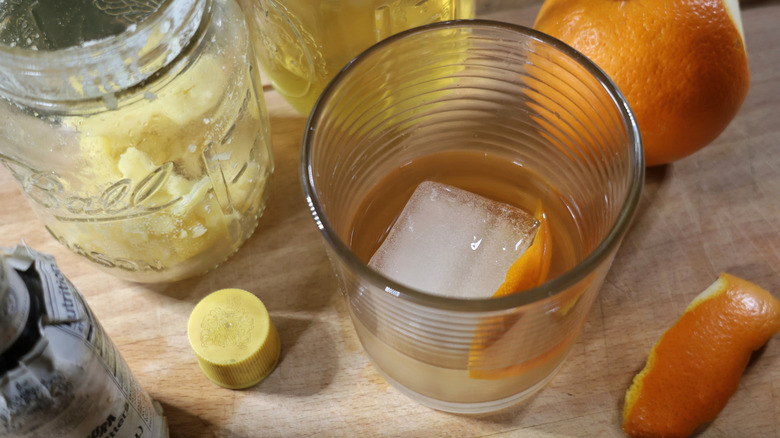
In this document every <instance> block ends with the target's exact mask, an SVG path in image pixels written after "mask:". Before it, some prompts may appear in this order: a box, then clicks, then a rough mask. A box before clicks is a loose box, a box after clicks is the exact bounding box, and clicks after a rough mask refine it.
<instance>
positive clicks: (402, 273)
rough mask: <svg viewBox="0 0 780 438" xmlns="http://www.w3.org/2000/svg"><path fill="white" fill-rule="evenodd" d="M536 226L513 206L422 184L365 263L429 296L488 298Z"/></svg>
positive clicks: (522, 250) (444, 187)
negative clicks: (427, 293) (430, 294)
mask: <svg viewBox="0 0 780 438" xmlns="http://www.w3.org/2000/svg"><path fill="white" fill-rule="evenodd" d="M538 227H539V221H537V220H536V219H534V217H533V216H531V215H530V214H528V213H526V212H525V211H523V210H521V209H519V208H516V207H513V206H510V205H507V204H503V203H500V202H496V201H493V200H490V199H487V198H484V197H482V196H479V195H476V194H473V193H471V192H467V191H465V190H461V189H458V188H456V187H452V186H448V185H445V184H441V183H437V182H431V181H425V182H423V183H421V184H420V185H419V186H418V187H417V189H416V190H415V191H414V194H413V195H412V197H411V198H410V199H409V202H407V204H406V206H405V207H404V210H403V212H401V215H400V216H399V217H398V220H397V221H396V222H395V224H394V225H393V227H392V229H391V230H390V233H389V234H388V236H387V238H386V239H385V241H384V242H383V243H382V245H381V246H380V247H379V249H378V250H377V251H376V253H374V255H373V257H371V260H370V261H369V263H368V264H369V266H371V267H373V268H374V269H376V270H377V271H379V272H382V273H383V274H385V275H387V276H388V277H390V278H392V279H394V280H396V281H397V282H399V283H401V284H404V285H407V286H411V287H413V288H415V289H418V290H422V291H425V292H429V293H432V294H437V295H446V296H451V297H460V298H484V297H490V296H492V295H493V293H494V292H495V291H496V289H498V287H499V286H500V285H501V283H503V281H504V278H505V277H506V272H507V270H508V269H509V267H510V266H511V265H512V263H514V261H515V260H517V258H518V257H520V256H521V255H522V254H523V253H524V252H525V251H526V249H528V247H529V246H530V244H531V242H532V240H533V236H534V235H535V234H536V230H537V228H538Z"/></svg>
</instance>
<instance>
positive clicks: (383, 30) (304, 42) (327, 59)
mask: <svg viewBox="0 0 780 438" xmlns="http://www.w3.org/2000/svg"><path fill="white" fill-rule="evenodd" d="M241 1H242V3H243V4H245V9H246V10H247V11H248V14H247V15H248V18H249V20H248V21H249V24H250V26H249V27H250V29H251V31H252V33H253V40H254V42H255V44H256V46H257V53H258V55H259V57H260V65H261V66H262V68H263V73H265V75H266V76H267V77H268V79H269V81H270V82H271V84H272V85H273V86H274V88H275V89H276V91H277V92H278V93H279V94H280V95H281V96H282V97H284V99H285V100H286V101H287V102H288V103H289V104H290V105H291V106H292V107H293V108H295V109H296V110H298V111H299V112H301V113H303V114H308V113H309V111H310V110H311V108H312V107H313V106H314V102H315V101H316V100H317V98H318V97H319V95H320V93H321V92H322V90H323V89H324V88H325V85H327V83H328V82H329V81H330V80H331V79H332V78H333V77H334V76H335V75H336V73H338V72H339V71H340V70H341V69H342V68H344V66H345V65H347V63H348V62H349V61H350V60H351V59H352V58H354V57H355V56H357V55H358V54H359V53H360V52H362V51H363V50H365V49H367V48H369V47H370V46H371V45H373V44H375V43H377V42H379V41H381V40H383V39H385V38H387V37H389V36H391V35H393V34H396V33H398V32H401V31H403V30H406V29H409V28H412V27H417V26H421V25H424V24H428V23H434V22H438V21H446V20H454V19H463V18H474V10H475V0H241Z"/></svg>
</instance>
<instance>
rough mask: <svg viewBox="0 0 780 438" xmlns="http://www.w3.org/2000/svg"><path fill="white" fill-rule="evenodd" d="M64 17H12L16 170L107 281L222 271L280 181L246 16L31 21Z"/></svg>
mask: <svg viewBox="0 0 780 438" xmlns="http://www.w3.org/2000/svg"><path fill="white" fill-rule="evenodd" d="M54 3H56V2H47V3H45V4H44V3H39V2H32V1H27V2H26V1H15V2H4V3H3V4H0V16H6V17H9V18H8V21H7V22H9V23H13V26H7V27H6V28H5V30H4V31H2V32H0V120H2V121H0V162H2V164H4V165H5V167H6V168H7V169H8V170H9V171H10V172H11V174H12V175H13V176H14V178H15V179H16V180H17V182H18V183H19V185H20V186H21V188H22V190H23V191H24V193H25V195H26V197H27V199H28V200H29V202H30V204H31V206H32V207H33V209H34V210H35V211H36V213H37V214H38V216H39V217H40V218H41V220H42V221H43V223H44V225H45V227H46V229H47V230H48V232H49V233H51V234H52V236H54V238H56V239H57V240H58V241H59V242H60V243H62V244H63V245H65V246H66V247H67V248H69V249H70V250H72V251H73V252H75V253H77V254H79V255H81V256H83V257H84V258H86V259H87V260H89V261H90V262H92V263H93V264H94V265H96V266H98V267H99V268H102V269H104V270H106V271H108V272H110V273H111V274H113V275H116V276H118V277H122V278H126V279H130V280H134V281H143V282H155V281H174V280H179V279H183V278H186V277H190V276H192V275H197V274H200V273H203V272H205V271H208V270H209V269H212V268H213V267H215V266H216V265H217V264H219V263H221V262H222V261H224V260H225V259H226V258H227V257H229V256H230V255H231V254H233V253H234V252H235V251H237V250H238V248H239V247H240V246H241V245H242V244H243V242H244V241H245V240H246V239H247V238H248V237H249V236H250V235H251V234H252V233H253V231H254V230H255V228H256V226H257V223H258V219H259V216H260V215H261V214H262V212H263V210H264V208H265V194H266V188H267V183H268V180H269V178H270V176H271V174H272V172H273V167H274V164H273V158H272V152H271V149H270V133H269V127H268V118H267V114H266V110H265V104H264V101H263V96H262V89H261V88H259V84H260V80H259V74H258V67H257V65H256V63H255V60H256V58H255V56H254V54H253V50H252V47H251V45H250V42H249V33H248V30H247V27H246V21H245V20H244V15H243V13H242V11H241V9H240V7H239V5H238V2H237V1H235V0H228V1H212V0H147V1H127V2H122V4H121V5H114V6H111V4H109V3H106V2H94V3H93V2H81V1H80V2H78V3H77V4H76V5H70V6H73V8H75V9H78V8H81V10H69V11H63V13H65V12H67V13H66V14H65V15H64V17H65V18H63V19H62V20H60V21H58V22H56V24H55V21H53V20H47V19H41V18H35V19H32V18H30V17H53V16H55V15H57V10H56V8H57V7H58V6H56V5H54ZM70 6H69V7H70ZM66 9H67V7H66ZM3 14H5V15H3ZM79 14H82V16H79ZM85 17H86V18H85ZM30 29H32V30H30ZM31 72H34V74H31Z"/></svg>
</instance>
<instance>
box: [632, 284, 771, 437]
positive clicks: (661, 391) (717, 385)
mask: <svg viewBox="0 0 780 438" xmlns="http://www.w3.org/2000/svg"><path fill="white" fill-rule="evenodd" d="M778 330H780V301H778V300H777V299H776V298H775V297H773V296H772V295H771V294H770V293H769V292H767V291H766V290H764V289H762V288H761V287H759V286H757V285H755V284H753V283H751V282H749V281H747V280H743V279H741V278H738V277H735V276H733V275H729V274H726V273H723V274H721V275H720V277H719V278H718V280H716V281H715V282H714V283H713V284H712V285H710V286H709V287H708V288H707V289H705V290H704V291H703V292H702V293H701V294H699V296H697V297H696V298H695V299H694V300H693V301H692V302H691V303H690V305H688V307H687V308H686V309H685V311H684V312H683V314H682V316H680V319H678V320H677V322H676V323H675V324H674V325H673V326H672V327H671V328H669V329H668V330H667V331H666V332H665V333H664V334H663V335H662V336H661V338H660V339H659V340H658V342H657V343H656V344H655V345H654V346H653V348H652V350H650V354H649V356H648V358H647V363H646V365H645V367H644V369H643V370H642V371H640V372H639V374H637V375H636V376H635V377H634V380H633V383H632V384H631V387H630V388H629V389H628V391H627V392H626V398H625V404H624V406H623V430H624V431H625V432H626V433H627V434H628V435H630V436H632V437H651V436H652V437H655V436H664V437H686V436H690V435H691V434H693V433H694V432H695V430H696V429H697V428H698V427H699V426H700V425H702V424H704V423H707V422H709V421H712V420H713V419H715V417H716V416H717V415H718V413H719V412H720V411H721V410H722V409H723V407H725V406H726V403H727V402H728V399H729V398H730V397H731V395H732V394H734V392H735V391H736V390H737V387H738V385H739V381H740V379H741V377H742V373H743V372H744V371H745V367H746V366H747V364H748V361H749V360H750V357H751V354H752V352H753V351H755V350H757V349H759V348H761V346H763V345H764V344H765V343H766V342H767V341H768V340H769V338H771V337H772V335H774V334H775V333H776V332H777V331H778Z"/></svg>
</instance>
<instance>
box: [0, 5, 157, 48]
mask: <svg viewBox="0 0 780 438" xmlns="http://www.w3.org/2000/svg"><path fill="white" fill-rule="evenodd" d="M161 4H162V0H68V1H66V2H65V1H60V0H4V1H2V2H0V23H2V25H0V43H2V44H5V45H7V46H11V47H21V48H27V49H32V50H58V49H64V48H67V47H73V46H78V45H81V44H84V43H85V42H88V41H95V40H100V39H103V38H108V37H111V36H114V35H118V34H119V33H121V32H123V31H124V30H125V29H127V28H128V26H132V25H135V24H138V23H140V22H141V21H143V20H144V18H146V17H147V16H149V14H152V13H153V12H155V11H156V10H157V9H158V8H159V7H160V5H161Z"/></svg>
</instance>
